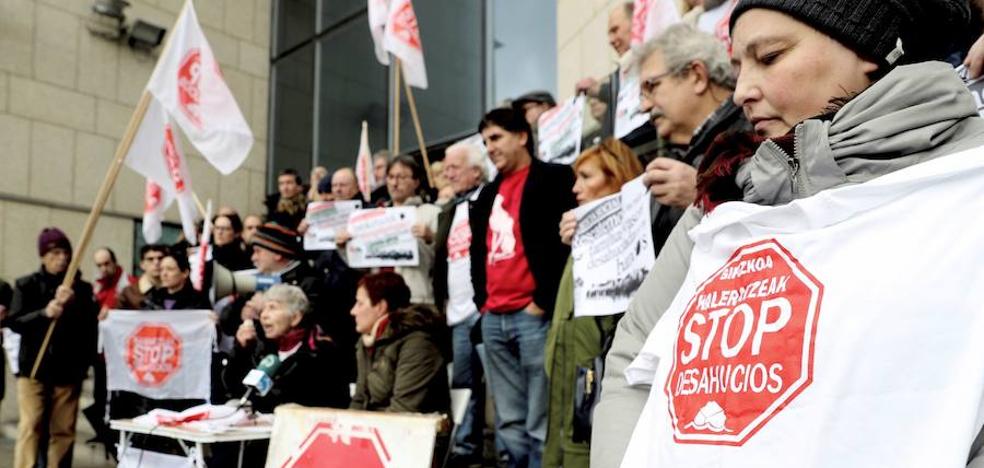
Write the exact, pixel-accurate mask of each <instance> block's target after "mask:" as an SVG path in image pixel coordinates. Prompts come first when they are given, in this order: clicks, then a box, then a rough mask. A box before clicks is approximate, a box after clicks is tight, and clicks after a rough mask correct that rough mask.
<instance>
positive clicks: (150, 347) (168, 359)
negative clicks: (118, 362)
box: [126, 324, 181, 387]
mask: <svg viewBox="0 0 984 468" xmlns="http://www.w3.org/2000/svg"><path fill="white" fill-rule="evenodd" d="M126 365H127V367H129V368H130V373H131V374H132V375H133V377H134V378H135V379H136V380H137V382H138V383H139V384H140V385H143V386H147V387H159V386H161V385H162V384H163V383H164V382H165V381H167V379H169V378H170V377H171V376H172V375H174V374H176V373H177V372H178V370H179V369H180V368H181V339H180V338H178V334H177V333H175V332H174V330H171V327H169V326H167V325H165V324H144V325H141V326H140V327H138V328H137V329H136V331H134V332H133V334H132V335H130V337H129V338H127V340H126Z"/></svg>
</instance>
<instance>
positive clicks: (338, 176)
mask: <svg viewBox="0 0 984 468" xmlns="http://www.w3.org/2000/svg"><path fill="white" fill-rule="evenodd" d="M331 194H332V196H333V197H334V198H335V200H362V194H360V193H359V184H358V182H357V181H356V179H355V171H354V170H352V168H351V167H343V168H341V169H338V170H336V171H335V173H334V174H332V175H331Z"/></svg>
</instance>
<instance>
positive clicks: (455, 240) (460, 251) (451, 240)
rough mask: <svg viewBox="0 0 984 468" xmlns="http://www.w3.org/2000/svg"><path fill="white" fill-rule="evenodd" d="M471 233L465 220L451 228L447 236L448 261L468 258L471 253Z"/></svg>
mask: <svg viewBox="0 0 984 468" xmlns="http://www.w3.org/2000/svg"><path fill="white" fill-rule="evenodd" d="M471 241H472V232H471V226H469V225H468V220H467V219H465V220H464V221H462V222H459V223H458V224H455V225H452V226H451V232H450V233H449V234H448V260H450V261H454V260H460V259H462V258H466V257H468V256H469V255H470V254H471V253H470V252H469V249H470V248H471Z"/></svg>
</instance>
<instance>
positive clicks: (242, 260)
mask: <svg viewBox="0 0 984 468" xmlns="http://www.w3.org/2000/svg"><path fill="white" fill-rule="evenodd" d="M250 252H252V250H247V249H246V245H245V244H244V243H243V241H242V239H240V238H238V237H237V238H236V240H234V241H232V242H230V243H228V244H226V245H221V246H220V245H215V246H212V260H213V261H215V262H218V263H219V265H222V266H224V267H226V268H227V269H229V271H239V270H249V269H250V268H253V261H252V260H251V259H250V257H251V254H250Z"/></svg>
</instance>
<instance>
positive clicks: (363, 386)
mask: <svg viewBox="0 0 984 468" xmlns="http://www.w3.org/2000/svg"><path fill="white" fill-rule="evenodd" d="M352 315H353V316H354V317H355V329H356V331H358V332H359V333H360V334H361V335H362V339H361V340H360V341H359V344H358V347H357V351H356V362H357V368H358V377H357V378H356V388H355V394H354V395H353V396H352V404H351V406H350V408H352V409H359V410H368V411H392V412H410V413H435V412H436V413H445V414H448V413H449V409H450V404H451V403H450V391H449V389H448V374H447V367H446V366H447V363H448V362H449V361H450V353H451V337H450V333H449V332H448V328H447V325H445V321H444V318H443V317H442V316H441V315H440V314H439V313H438V312H437V310H436V309H434V308H433V307H431V306H422V305H410V288H408V287H407V284H406V283H405V282H404V281H403V278H402V277H401V276H400V275H398V274H396V273H393V272H380V273H375V274H371V275H367V276H365V277H363V278H362V279H361V280H360V281H359V286H358V289H357V290H356V294H355V306H353V307H352Z"/></svg>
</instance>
